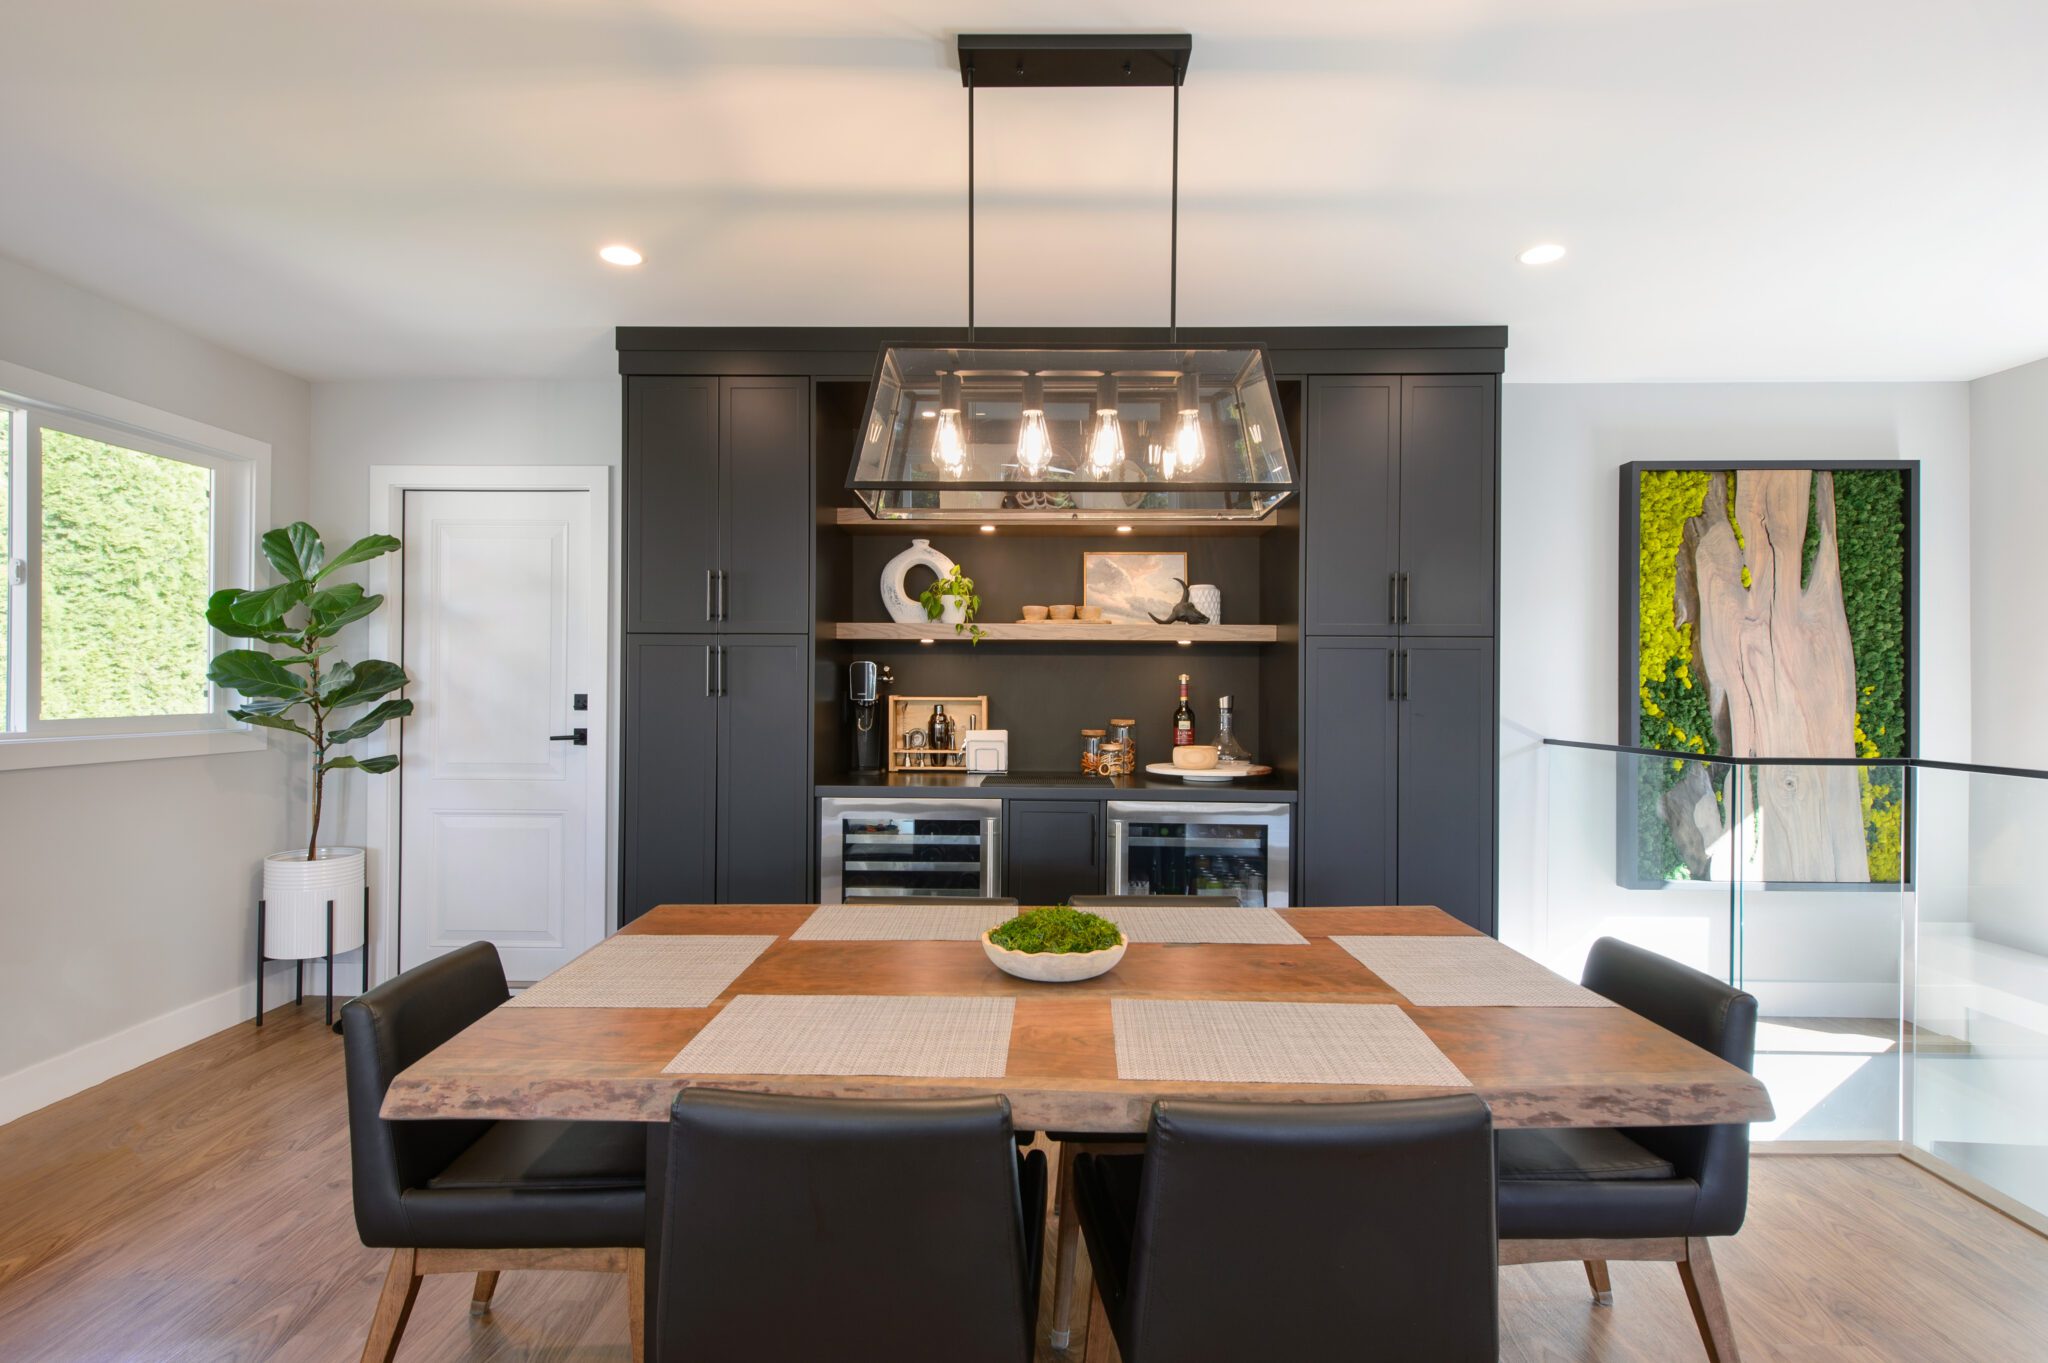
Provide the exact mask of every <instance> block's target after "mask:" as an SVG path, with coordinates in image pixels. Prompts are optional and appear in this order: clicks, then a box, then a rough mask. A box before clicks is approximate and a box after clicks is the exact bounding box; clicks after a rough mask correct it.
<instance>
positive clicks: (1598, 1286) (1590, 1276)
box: [1585, 1259, 1614, 1306]
mask: <svg viewBox="0 0 2048 1363" xmlns="http://www.w3.org/2000/svg"><path fill="white" fill-rule="evenodd" d="M1585 1265H1586V1281H1587V1282H1589V1283H1591V1284H1592V1285H1593V1301H1594V1303H1595V1304H1596V1305H1599V1306H1612V1305H1614V1283H1613V1282H1612V1281H1611V1280H1609V1278H1608V1276H1607V1261H1606V1260H1605V1259H1587V1260H1585Z"/></svg>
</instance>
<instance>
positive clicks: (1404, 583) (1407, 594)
mask: <svg viewBox="0 0 2048 1363" xmlns="http://www.w3.org/2000/svg"><path fill="white" fill-rule="evenodd" d="M1414 601H1415V578H1414V576H1413V575H1412V574H1409V573H1403V574H1401V623H1402V624H1404V625H1405V624H1407V623H1408V608H1409V607H1410V606H1411V605H1413V604H1414Z"/></svg>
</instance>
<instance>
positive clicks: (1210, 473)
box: [847, 33, 1295, 521]
mask: <svg viewBox="0 0 2048 1363" xmlns="http://www.w3.org/2000/svg"><path fill="white" fill-rule="evenodd" d="M1193 47H1194V44H1193V41H1192V39H1190V38H1189V37H1188V35H1187V34H1184V33H1169V34H962V35H961V36H960V39H959V54H960V81H961V84H962V85H964V86H965V87H966V90H967V337H968V340H967V344H965V345H960V346H950V347H931V346H918V347H908V346H890V347H888V348H887V349H885V350H884V351H883V352H882V354H881V357H880V359H879V361H878V362H877V364H876V368H875V378H874V383H873V385H872V387H871V389H870V394H869V404H868V415H867V421H866V422H865V423H864V425H863V428H862V435H861V443H860V446H859V448H858V449H857V450H856V451H855V452H854V459H853V468H852V470H851V472H850V473H849V474H848V476H847V486H848V487H849V488H850V489H852V490H853V491H854V492H855V493H857V494H858V495H859V497H860V500H861V503H862V505H864V506H865V507H866V508H867V509H868V512H869V514H870V515H873V516H874V517H876V518H877V519H882V520H904V521H917V520H942V521H943V520H962V521H964V520H985V519H988V518H990V517H992V516H996V517H1000V516H1002V515H1003V514H1004V513H1009V514H1010V515H1012V516H1015V517H1018V518H1030V519H1058V518H1068V519H1082V520H1110V519H1114V520H1129V519H1132V518H1134V517H1146V516H1159V517H1168V518H1172V519H1177V520H1186V519H1219V520H1243V519H1257V518H1260V517H1263V516H1265V515H1267V514H1269V513H1270V512H1271V511H1272V510H1273V509H1274V508H1275V507H1277V506H1278V505H1279V504H1280V503H1281V502H1283V501H1285V500H1286V499H1287V498H1288V497H1289V496H1290V495H1292V493H1293V492H1294V490H1295V488H1294V473H1293V461H1292V460H1291V459H1290V458H1289V453H1288V448H1287V432H1286V426H1285V423H1284V422H1283V420H1282V419H1281V416H1280V410H1279V403H1278V398H1277V394H1276V392H1275V388H1274V383H1273V376H1272V366H1271V364H1270V363H1269V362H1268V360H1267V357H1266V351H1265V347H1263V346H1261V345H1258V344H1256V343H1249V342H1248V343H1245V344H1241V345H1229V344H1217V343H1214V342H1211V343H1207V344H1204V345H1201V346H1198V347H1193V348H1188V347H1182V346H1181V345H1180V344H1179V322H1180V304H1179V288H1180V89H1181V83H1182V81H1183V80H1184V79H1185V78H1186V76H1187V69H1188V59H1189V57H1190V55H1191V54H1192V52H1193ZM1117 86H1144V87H1158V88H1165V89H1168V90H1170V91H1171V92H1172V97H1173V98H1172V102H1173V166H1172V183H1173V189H1172V201H1171V202H1172V210H1171V222H1172V227H1171V236H1170V243H1171V244H1170V246H1169V253H1170V254H1169V259H1168V268H1167V278H1168V285H1167V335H1166V342H1165V344H1164V345H1161V344H1160V343H1159V342H1157V341H1156V340H1152V341H1146V342H1142V343H1138V344H1133V345H1128V346H1114V345H1112V346H1104V345H1091V346H1076V345H1072V344H1061V345H1044V346H1024V345H1018V344H1016V343H1015V342H1012V343H1009V344H1005V345H980V344H977V343H976V341H975V330H974V321H975V318H974V273H975V252H974V226H975V222H974V97H975V92H976V91H977V90H1000V89H1047V88H1079V87H1088V88H1114V87H1117Z"/></svg>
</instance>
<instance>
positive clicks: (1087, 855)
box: [1003, 800, 1104, 904]
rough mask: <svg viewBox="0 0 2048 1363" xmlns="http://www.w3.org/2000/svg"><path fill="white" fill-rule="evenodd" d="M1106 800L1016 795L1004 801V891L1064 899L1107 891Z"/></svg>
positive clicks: (1030, 898) (1034, 899)
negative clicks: (1104, 804) (1034, 797)
mask: <svg viewBox="0 0 2048 1363" xmlns="http://www.w3.org/2000/svg"><path fill="white" fill-rule="evenodd" d="M1102 814H1103V806H1102V802H1101V801H1100V800H1010V801H1008V802H1007V803H1006V804H1005V806H1004V818H1003V824H1004V827H1003V837H1004V839H1005V842H1006V851H1005V853H1004V866H1003V893H1004V894H1007V895H1009V896H1010V897H1012V898H1013V899H1015V900H1017V902H1019V903H1020V904H1064V903H1066V902H1067V901H1068V900H1069V899H1070V898H1072V897H1073V896H1074V895H1077V894H1101V893H1102V892H1103V884H1104V880H1103V865H1102V861H1103V856H1102Z"/></svg>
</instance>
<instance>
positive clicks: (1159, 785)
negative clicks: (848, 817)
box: [817, 771, 1295, 804]
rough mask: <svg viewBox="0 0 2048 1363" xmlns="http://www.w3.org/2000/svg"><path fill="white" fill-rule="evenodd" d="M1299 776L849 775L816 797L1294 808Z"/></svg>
mask: <svg viewBox="0 0 2048 1363" xmlns="http://www.w3.org/2000/svg"><path fill="white" fill-rule="evenodd" d="M1294 785H1295V783H1294V776H1293V773H1291V772H1286V771H1276V772H1274V773H1273V774H1272V775H1271V776H1259V777H1252V778H1248V779H1246V780H1242V781H1218V782H1213V783H1211V782H1193V781H1182V780H1179V779H1177V778H1175V777H1171V776H1148V775H1145V774H1144V773H1142V772H1140V773H1138V774H1136V775H1133V776H1108V777H1104V776H1083V775H1082V774H1081V773H1080V772H1078V771H1058V772H1044V771H1024V772H1015V771H1013V772H1009V773H1007V774H1004V775H995V776H984V775H980V774H973V775H970V774H968V773H965V772H961V773H957V774H956V773H951V772H912V771H899V772H869V773H853V772H846V773H840V774H835V775H829V776H823V777H820V778H819V780H818V783H817V793H818V794H819V795H821V796H825V797H827V798H831V797H843V796H862V795H902V796H941V797H943V796H956V797H957V796H974V797H976V798H979V799H984V800H986V799H990V798H996V799H1008V800H1032V799H1082V800H1216V801H1239V802H1250V801H1265V802H1268V803H1271V802H1281V803H1286V804H1292V803H1293V802H1294Z"/></svg>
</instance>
